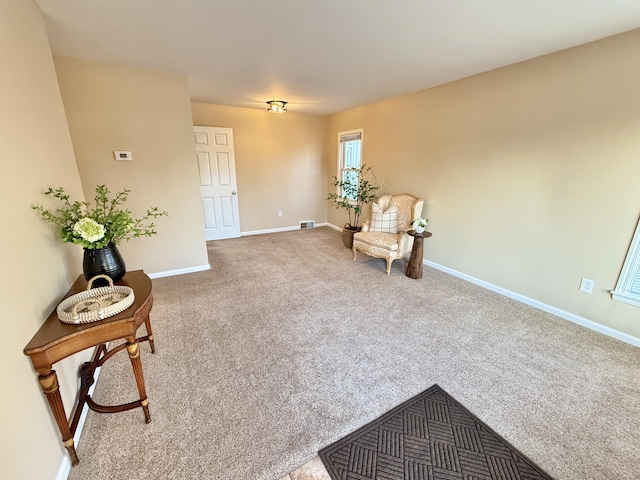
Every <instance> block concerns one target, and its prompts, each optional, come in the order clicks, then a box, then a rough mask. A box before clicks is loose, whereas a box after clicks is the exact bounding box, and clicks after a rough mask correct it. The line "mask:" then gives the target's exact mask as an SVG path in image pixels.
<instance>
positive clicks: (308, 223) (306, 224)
mask: <svg viewBox="0 0 640 480" xmlns="http://www.w3.org/2000/svg"><path fill="white" fill-rule="evenodd" d="M315 226H316V221H315V220H305V221H304V222H300V229H301V230H304V229H306V228H313V227H315Z"/></svg>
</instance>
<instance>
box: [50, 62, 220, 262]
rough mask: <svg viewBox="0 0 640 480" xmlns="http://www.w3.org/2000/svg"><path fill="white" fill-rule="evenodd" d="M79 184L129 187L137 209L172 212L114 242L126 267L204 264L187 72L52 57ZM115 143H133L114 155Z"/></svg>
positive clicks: (88, 191)
mask: <svg viewBox="0 0 640 480" xmlns="http://www.w3.org/2000/svg"><path fill="white" fill-rule="evenodd" d="M55 65H56V70H57V73H58V80H59V82H60V89H61V92H62V98H63V101H64V105H65V110H66V112H67V118H68V119H69V128H70V130H71V137H72V140H73V147H74V149H75V153H76V157H77V162H78V169H79V171H80V177H81V179H82V186H83V189H84V192H85V195H86V197H87V198H88V199H92V198H93V196H94V193H95V186H96V185H97V184H106V185H107V186H108V187H109V188H110V189H111V190H112V192H115V191H119V190H121V189H122V188H124V187H126V188H129V189H130V190H131V194H130V195H129V200H128V201H127V203H126V206H127V207H128V208H129V209H130V210H131V211H132V212H133V214H134V215H135V216H141V215H144V213H145V211H146V209H147V208H149V207H151V206H157V207H158V208H159V209H160V210H167V211H168V212H169V217H168V218H159V219H158V220H157V221H156V222H155V223H156V226H157V231H158V235H156V236H154V237H150V238H146V237H145V238H136V239H133V240H131V241H130V242H125V243H123V244H121V245H119V247H118V248H119V249H120V251H121V253H122V255H123V257H124V259H125V262H126V264H127V269H129V270H136V269H144V270H145V271H146V272H147V273H151V274H153V273H158V272H166V271H171V270H179V269H186V268H194V267H201V266H204V265H207V263H208V260H207V252H206V244H205V240H204V224H203V220H202V207H201V203H200V197H199V195H200V191H199V184H198V173H197V170H196V163H195V160H194V159H195V148H194V144H193V130H192V128H191V127H192V124H191V104H190V100H189V89H188V84H187V79H186V77H184V76H182V75H175V74H167V73H162V72H157V71H148V70H143V69H138V68H131V67H123V66H117V65H107V64H101V63H92V62H85V61H80V60H74V59H70V58H58V57H56V58H55ZM114 150H130V151H131V152H132V154H133V161H132V162H118V161H116V160H115V159H114V156H113V151H114Z"/></svg>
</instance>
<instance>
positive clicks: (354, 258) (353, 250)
mask: <svg viewBox="0 0 640 480" xmlns="http://www.w3.org/2000/svg"><path fill="white" fill-rule="evenodd" d="M351 251H352V252H353V261H354V262H355V261H356V253H358V250H356V246H355V245H354V246H353V247H351Z"/></svg>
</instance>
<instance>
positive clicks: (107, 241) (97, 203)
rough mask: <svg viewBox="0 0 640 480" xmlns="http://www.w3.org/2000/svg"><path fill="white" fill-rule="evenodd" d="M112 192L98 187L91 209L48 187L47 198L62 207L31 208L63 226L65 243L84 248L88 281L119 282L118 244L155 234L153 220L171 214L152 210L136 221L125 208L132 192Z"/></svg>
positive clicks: (121, 262) (122, 270)
mask: <svg viewBox="0 0 640 480" xmlns="http://www.w3.org/2000/svg"><path fill="white" fill-rule="evenodd" d="M110 193H111V192H110V191H109V189H108V188H107V187H106V186H105V185H98V186H96V194H95V197H94V205H93V206H92V205H90V204H89V203H88V202H79V201H75V202H73V203H72V202H71V201H70V200H69V195H68V194H67V193H65V191H64V188H62V187H60V188H58V189H55V190H54V189H53V188H49V190H47V191H46V192H44V195H47V196H51V197H53V198H56V199H58V200H59V201H61V202H62V206H61V207H60V208H58V209H56V210H53V209H52V210H49V209H47V208H44V207H43V206H42V205H34V206H33V207H32V208H33V209H34V210H36V211H38V212H40V215H41V217H42V218H43V219H44V220H46V221H48V222H51V223H54V224H56V225H57V226H58V227H60V238H62V241H63V242H69V243H75V244H77V245H81V246H82V248H84V257H83V262H82V267H83V271H84V276H85V278H86V279H87V280H89V279H91V278H92V277H94V276H95V275H99V274H106V275H109V276H110V277H111V278H113V280H114V281H118V280H120V279H121V278H122V277H123V276H124V274H125V270H126V269H125V265H124V260H123V259H122V256H121V255H120V252H119V251H118V248H117V245H118V244H119V243H121V242H122V241H123V240H127V241H128V240H130V239H132V238H137V237H150V236H152V235H155V234H156V233H157V232H156V231H155V225H154V224H153V223H152V222H150V220H151V219H154V218H157V217H162V216H167V215H168V213H167V212H161V211H160V210H158V208H157V207H152V208H150V209H148V210H147V212H146V214H145V215H143V216H142V217H140V218H134V217H133V216H132V214H131V212H130V211H129V210H127V209H124V208H123V207H122V204H124V203H125V202H126V201H127V197H128V196H129V193H130V190H128V189H126V188H125V189H123V190H122V191H120V192H118V193H116V194H115V196H114V197H113V198H111V199H110V198H109V194H110Z"/></svg>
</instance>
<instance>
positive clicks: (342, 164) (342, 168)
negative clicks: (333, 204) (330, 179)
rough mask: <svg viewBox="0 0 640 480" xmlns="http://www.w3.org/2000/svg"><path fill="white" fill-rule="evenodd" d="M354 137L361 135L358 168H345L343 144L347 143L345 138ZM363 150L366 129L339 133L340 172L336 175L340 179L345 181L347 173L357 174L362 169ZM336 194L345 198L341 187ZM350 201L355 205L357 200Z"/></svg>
mask: <svg viewBox="0 0 640 480" xmlns="http://www.w3.org/2000/svg"><path fill="white" fill-rule="evenodd" d="M354 135H360V152H359V153H360V155H359V158H358V166H357V167H356V168H353V167H346V166H345V158H344V149H343V144H344V143H346V142H345V141H343V138H344V137H351V136H354ZM363 149H364V128H356V129H353V130H345V131H343V132H338V162H337V163H338V172H337V175H336V177H337V178H338V179H340V180H342V181H344V180H345V173H346V172H355V171H357V170H358V169H359V168H360V167H362V157H363V155H362V153H363ZM336 193H337V194H338V195H340V196H343V195H342V189H341V188H340V187H337V188H336ZM348 200H349V202H350V203H355V199H351V198H349V199H348Z"/></svg>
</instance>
